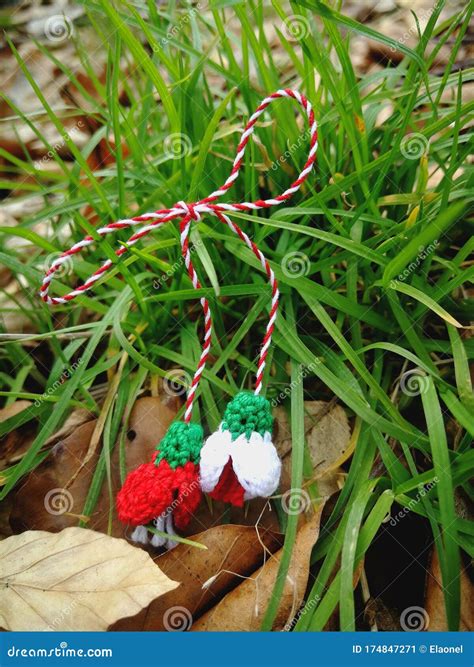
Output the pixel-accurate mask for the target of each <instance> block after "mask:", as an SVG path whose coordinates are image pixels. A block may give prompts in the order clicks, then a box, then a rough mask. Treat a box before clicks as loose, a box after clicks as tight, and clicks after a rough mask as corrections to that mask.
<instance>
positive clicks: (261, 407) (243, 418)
mask: <svg viewBox="0 0 474 667" xmlns="http://www.w3.org/2000/svg"><path fill="white" fill-rule="evenodd" d="M272 427H273V417H272V413H271V408H270V403H269V402H268V401H267V399H266V398H264V397H263V396H258V395H255V394H252V393H251V392H250V391H241V392H239V393H238V394H237V395H236V396H235V397H234V398H233V399H232V400H231V402H230V403H229V405H228V406H227V408H226V410H225V413H224V418H223V420H222V429H223V430H227V431H230V432H231V434H232V440H235V439H236V438H238V437H239V435H242V434H245V436H246V437H247V438H250V435H251V433H252V431H256V432H257V433H260V435H263V434H264V433H265V431H270V432H271V431H272Z"/></svg>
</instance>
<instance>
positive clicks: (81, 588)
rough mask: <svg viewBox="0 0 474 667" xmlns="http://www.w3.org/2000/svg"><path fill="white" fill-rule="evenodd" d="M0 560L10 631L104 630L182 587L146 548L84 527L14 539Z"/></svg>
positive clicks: (0, 601)
mask: <svg viewBox="0 0 474 667" xmlns="http://www.w3.org/2000/svg"><path fill="white" fill-rule="evenodd" d="M0 562H1V572H2V574H1V579H0V582H1V588H0V609H1V610H2V611H1V612H0V626H1V627H2V628H4V629H5V630H21V631H33V630H82V631H84V630H88V631H97V630H106V629H107V628H108V626H109V625H111V624H112V623H114V622H115V621H116V620H117V619H119V618H124V617H126V616H132V615H134V614H136V613H137V612H138V611H139V610H140V609H143V607H146V606H147V605H148V604H149V603H150V602H151V601H152V600H154V599H155V598H157V597H159V596H160V595H163V594H164V593H167V592H168V591H170V590H172V589H174V588H176V586H177V585H178V584H177V583H176V582H175V581H172V580H171V579H169V578H168V577H167V576H166V575H165V574H163V572H162V571H161V570H160V568H159V567H158V566H157V565H156V564H155V563H154V562H153V560H152V559H151V558H150V556H149V555H148V554H147V553H146V552H144V551H143V550H142V549H137V548H136V547H132V546H131V545H130V544H128V542H126V541H125V540H120V539H117V538H114V537H109V536H108V535H103V534H101V533H96V532H94V531H92V530H85V529H83V528H66V529H65V530H63V531H61V532H60V533H47V532H44V531H28V532H26V533H22V534H21V535H14V536H12V537H8V538H7V539H6V540H3V542H1V544H0Z"/></svg>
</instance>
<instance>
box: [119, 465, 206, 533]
mask: <svg viewBox="0 0 474 667" xmlns="http://www.w3.org/2000/svg"><path fill="white" fill-rule="evenodd" d="M157 456H158V452H156V453H155V454H154V455H153V461H152V462H151V463H143V464H142V465H141V466H139V467H138V468H137V469H136V470H133V471H132V472H131V473H129V474H128V475H127V478H126V480H125V483H124V485H123V487H122V488H121V489H120V491H119V493H118V494H117V511H118V515H119V519H120V520H121V521H123V522H124V523H128V524H130V525H132V526H140V525H144V524H147V523H150V522H151V521H153V519H155V518H156V517H159V516H160V515H161V514H163V513H165V512H169V510H170V509H171V511H172V512H173V518H174V522H175V525H176V527H177V528H184V527H185V526H187V524H188V523H189V522H190V520H191V517H192V515H193V513H194V512H195V511H196V509H197V507H198V505H199V503H200V502H201V496H202V492H201V487H200V485H199V468H198V466H197V465H195V464H194V463H192V462H191V461H188V462H187V463H185V465H184V466H178V467H177V468H172V467H171V466H170V465H169V463H168V461H166V460H165V459H162V460H161V461H160V462H159V463H158V465H156V463H155V462H154V460H155V459H156V457H157Z"/></svg>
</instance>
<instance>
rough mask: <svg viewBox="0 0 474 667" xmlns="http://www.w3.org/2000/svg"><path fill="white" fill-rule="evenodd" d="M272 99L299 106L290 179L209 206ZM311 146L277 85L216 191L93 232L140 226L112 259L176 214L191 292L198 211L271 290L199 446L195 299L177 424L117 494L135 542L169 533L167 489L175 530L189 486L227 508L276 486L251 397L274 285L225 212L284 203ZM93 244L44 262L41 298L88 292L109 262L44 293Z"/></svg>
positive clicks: (188, 503) (273, 310) (266, 342)
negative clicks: (297, 160) (72, 284)
mask: <svg viewBox="0 0 474 667" xmlns="http://www.w3.org/2000/svg"><path fill="white" fill-rule="evenodd" d="M279 98H291V99H293V100H296V101H297V102H298V104H299V105H300V106H301V107H302V109H303V110H304V112H305V114H306V117H307V120H308V124H309V134H310V142H309V153H308V158H307V160H306V163H305V165H304V167H303V169H302V171H301V173H300V174H299V176H298V178H297V179H296V180H295V181H294V182H293V183H292V184H291V185H290V187H289V188H288V189H286V190H285V191H284V192H283V193H282V194H280V195H278V196H277V197H274V198H270V199H257V200H256V201H253V202H241V203H230V204H227V203H215V202H217V200H218V199H219V198H220V197H222V196H223V195H225V194H226V193H227V191H228V190H229V188H230V187H231V186H232V184H233V183H234V181H235V180H236V179H237V177H238V175H239V172H240V168H241V166H242V162H243V158H244V154H245V149H246V147H247V144H248V141H249V139H250V137H251V135H252V134H253V132H254V129H255V124H256V123H257V120H258V119H259V117H260V116H261V115H262V113H263V112H264V111H265V109H266V108H267V107H268V106H269V105H270V104H271V103H272V102H273V101H274V100H277V99H279ZM316 150H317V125H316V121H315V118H314V113H313V109H312V107H311V104H310V102H309V101H308V100H307V99H306V97H305V96H304V95H302V94H301V93H299V92H298V91H295V90H291V89H288V88H286V89H282V90H277V91H276V92H274V93H272V94H271V95H269V96H268V97H265V99H263V100H262V102H261V103H260V105H259V106H258V107H257V109H256V110H255V112H254V113H253V115H252V116H251V117H250V118H249V120H248V122H247V125H246V126H245V129H244V131H243V133H242V135H241V138H240V142H239V145H238V147H237V154H236V156H235V159H234V162H233V165H232V170H231V172H230V175H229V177H228V178H227V180H226V181H225V183H224V184H223V185H222V186H221V187H220V188H219V189H218V190H215V191H214V192H213V193H212V194H210V195H209V196H208V197H205V198H204V199H201V200H199V201H197V202H194V203H186V202H184V201H180V202H178V203H177V204H175V205H174V206H173V207H172V208H165V209H159V210H157V211H153V212H150V213H144V214H142V215H138V216H136V217H134V218H127V219H123V220H119V221H117V222H112V223H109V224H107V225H105V226H104V227H101V228H99V229H97V230H96V234H97V235H98V236H106V235H107V234H111V233H113V232H115V231H118V230H121V229H125V228H127V227H140V229H139V231H137V232H135V233H134V234H132V236H130V238H129V239H128V241H127V242H126V245H123V246H121V247H120V248H118V249H117V250H116V251H115V254H116V256H117V257H121V256H122V255H123V254H125V253H126V252H127V250H128V249H129V248H130V247H131V246H132V245H134V244H135V243H137V242H138V241H139V240H140V239H141V238H143V237H144V236H146V235H147V234H149V233H150V232H151V231H153V230H155V229H157V228H159V227H160V226H161V225H163V224H165V223H166V222H170V221H171V220H175V219H179V220H180V243H181V252H182V255H183V259H184V262H185V265H186V269H187V271H188V274H189V277H190V278H191V281H192V284H193V286H194V288H195V289H199V288H200V287H201V284H200V282H199V279H198V276H197V274H196V271H195V269H194V266H193V263H192V260H191V251H190V248H189V233H190V230H191V225H192V222H193V221H198V220H200V219H201V216H202V214H204V213H208V214H210V215H212V216H215V217H217V218H218V219H219V220H220V221H221V222H222V223H224V224H226V225H227V226H228V227H229V228H230V229H231V230H232V232H234V233H235V234H236V235H237V236H238V237H239V238H240V239H241V240H242V241H243V242H244V243H245V244H246V245H247V246H248V248H250V250H251V251H252V252H253V253H254V255H255V256H256V257H257V259H258V260H259V262H260V263H261V265H262V267H263V269H264V270H265V272H266V275H267V278H268V281H269V283H270V287H271V293H272V301H271V307H270V315H269V320H268V324H267V327H266V331H265V336H264V339H263V343H262V346H261V348H260V354H259V360H258V364H257V374H256V380H255V390H254V393H253V394H251V393H249V392H241V393H240V394H237V396H236V397H235V398H234V399H233V401H231V403H230V404H229V405H228V407H227V409H226V412H225V415H224V419H223V421H222V423H221V425H220V427H219V430H218V431H217V432H216V433H214V434H212V435H211V436H210V437H209V438H208V440H207V442H206V443H205V445H204V446H203V447H202V448H201V443H202V429H201V427H200V426H199V425H197V424H192V423H191V414H192V409H193V403H194V399H195V396H196V390H197V388H198V385H199V380H200V378H201V375H202V372H203V370H204V368H205V365H206V361H207V358H208V355H209V351H210V348H211V338H212V320H211V311H210V307H209V303H208V301H207V299H206V298H201V300H200V301H201V305H202V308H203V312H204V339H203V347H202V351H201V356H200V359H199V363H198V366H197V369H196V372H195V374H194V377H193V380H192V382H191V385H190V387H189V389H188V392H187V399H186V407H185V412H184V418H183V421H184V423H183V422H174V423H173V424H172V425H171V427H170V429H169V431H168V433H167V434H166V436H165V438H164V439H163V440H162V441H161V442H160V444H159V445H158V447H157V450H158V454H157V455H155V456H154V458H153V461H152V462H151V463H148V464H143V465H142V466H140V467H139V468H138V469H137V470H135V471H133V472H132V473H130V475H129V476H128V477H127V479H126V481H125V484H124V486H123V488H122V490H121V491H120V493H119V495H118V498H117V506H118V510H119V516H120V517H121V519H122V520H123V521H125V522H127V523H130V524H132V525H135V526H138V527H139V528H137V530H136V531H135V533H134V536H135V539H137V540H138V541H146V533H147V531H146V529H145V528H144V526H143V524H145V523H148V522H149V521H151V520H152V519H154V521H155V526H157V528H158V530H160V531H162V530H163V529H164V528H165V529H166V532H167V533H168V534H169V535H172V534H173V528H172V522H171V511H168V510H169V505H170V502H171V499H172V497H173V494H174V496H177V497H178V498H180V502H179V511H177V510H174V514H175V521H176V522H178V516H179V524H180V525H179V526H178V527H184V526H185V524H186V523H187V521H189V519H190V517H191V514H192V512H193V511H194V509H195V508H196V507H197V504H198V503H199V501H200V491H199V493H196V489H195V487H196V485H199V486H200V489H202V490H203V491H205V492H208V493H210V495H211V496H212V497H215V498H216V499H219V500H225V501H228V502H232V503H233V504H235V505H241V504H242V503H243V501H244V500H245V499H248V498H252V497H255V496H258V495H262V496H269V495H271V494H272V493H273V492H274V491H275V489H276V487H277V486H278V482H279V476H280V467H281V464H280V461H279V459H278V456H277V454H276V450H275V449H274V446H273V444H272V443H271V424H272V418H271V413H270V405H269V403H268V401H267V400H266V399H264V398H263V397H262V396H259V394H260V392H261V389H262V381H263V372H264V369H265V360H266V357H267V353H268V350H269V347H270V345H271V339H272V333H273V329H274V325H275V320H276V315H277V309H278V297H279V292H278V285H277V281H276V278H275V275H274V273H273V270H272V269H271V267H270V264H269V262H268V261H267V259H266V258H265V256H264V255H263V253H262V252H261V250H260V249H259V248H258V247H257V246H256V244H255V243H254V242H253V241H252V240H251V239H250V238H249V237H248V235H247V234H246V233H245V232H244V231H242V229H240V227H239V226H238V225H237V224H236V223H235V222H233V221H232V220H230V218H229V217H228V215H227V213H232V212H239V211H255V210H258V209H264V208H270V207H272V206H278V205H279V204H283V203H284V202H286V201H288V199H290V197H291V196H292V195H293V194H294V193H295V192H297V191H298V190H299V189H300V187H301V185H302V183H303V182H304V181H305V180H306V179H307V177H308V175H309V174H310V172H311V170H312V168H313V164H314V162H315V159H316ZM94 242H95V238H94V237H93V236H90V235H88V236H85V237H84V238H83V239H82V240H81V241H79V242H77V243H75V244H74V245H73V246H72V247H71V248H69V250H66V251H65V252H63V253H62V254H61V255H60V256H59V257H58V258H57V259H55V260H54V261H53V262H52V264H51V266H50V268H49V269H48V270H47V272H46V274H45V276H44V279H43V283H42V285H41V289H40V296H41V298H42V300H43V301H44V302H45V303H47V304H49V305H58V304H65V303H67V302H68V301H72V300H73V299H74V298H75V297H77V296H79V295H80V294H83V293H84V292H86V291H87V290H89V289H90V288H91V287H92V286H93V285H94V283H96V282H97V281H98V280H99V279H100V278H101V276H102V275H103V274H105V273H106V272H107V271H108V270H109V269H110V268H111V267H112V266H113V264H114V263H113V262H112V260H110V259H108V260H106V261H105V262H104V263H103V264H102V265H101V266H100V267H99V268H98V269H97V270H96V271H95V272H94V273H92V274H91V275H90V276H89V277H88V278H87V279H86V280H85V281H84V283H83V284H82V285H80V286H78V287H76V288H75V289H73V290H72V291H70V292H69V293H68V294H65V295H64V296H63V297H51V296H49V288H50V284H51V281H52V279H53V276H54V274H55V272H56V271H58V269H60V267H61V265H62V264H63V263H64V262H66V261H68V260H69V258H70V257H72V256H73V255H76V254H77V253H79V252H81V251H82V250H83V249H84V248H87V247H88V246H90V245H92V244H93V243H94ZM198 467H199V470H198ZM183 480H184V481H183ZM183 485H184V486H186V488H189V485H193V486H194V489H193V493H188V494H187V495H185V494H184V491H183V488H184V486H183ZM175 500H176V499H175ZM164 514H166V516H164ZM152 543H153V544H155V545H156V546H162V545H167V546H172V545H173V540H172V538H171V537H169V538H165V537H163V536H157V535H155V536H154V537H153V538H152Z"/></svg>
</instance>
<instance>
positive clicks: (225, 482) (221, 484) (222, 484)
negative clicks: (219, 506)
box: [209, 460, 245, 507]
mask: <svg viewBox="0 0 474 667" xmlns="http://www.w3.org/2000/svg"><path fill="white" fill-rule="evenodd" d="M244 493H245V491H244V489H243V487H242V486H241V485H240V483H239V480H238V479H237V475H236V474H235V472H234V469H233V467H232V461H231V460H229V461H227V463H226V464H225V466H224V470H223V471H222V474H221V476H220V478H219V481H218V482H217V485H216V487H215V488H214V490H213V491H211V492H210V493H209V495H210V496H211V498H213V499H214V500H221V501H222V502H224V503H232V505H235V506H236V507H243V504H244Z"/></svg>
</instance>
